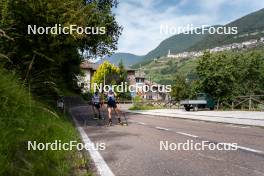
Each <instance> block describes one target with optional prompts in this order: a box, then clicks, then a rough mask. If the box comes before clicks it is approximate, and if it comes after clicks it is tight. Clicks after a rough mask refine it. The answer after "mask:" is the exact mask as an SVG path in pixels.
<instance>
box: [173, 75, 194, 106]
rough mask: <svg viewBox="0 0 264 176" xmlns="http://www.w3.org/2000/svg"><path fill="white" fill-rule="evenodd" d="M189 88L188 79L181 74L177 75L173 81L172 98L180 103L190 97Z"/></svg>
mask: <svg viewBox="0 0 264 176" xmlns="http://www.w3.org/2000/svg"><path fill="white" fill-rule="evenodd" d="M189 93H190V91H189V86H188V83H187V82H186V77H185V76H184V75H181V74H177V75H176V76H175V79H174V80H173V85H172V91H171V96H172V97H173V99H175V100H177V101H180V100H182V99H185V98H188V97H189Z"/></svg>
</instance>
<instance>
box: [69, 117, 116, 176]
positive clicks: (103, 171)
mask: <svg viewBox="0 0 264 176" xmlns="http://www.w3.org/2000/svg"><path fill="white" fill-rule="evenodd" d="M72 117H73V116H72ZM73 120H74V122H75V125H76V127H77V129H78V131H79V133H80V135H81V138H82V141H83V142H84V144H85V145H86V146H87V148H88V150H87V151H88V152H89V154H90V156H91V158H92V159H93V162H94V164H95V166H96V168H97V171H98V173H99V175H101V176H114V173H113V172H112V171H111V169H110V168H109V167H108V165H107V164H106V162H105V160H104V158H103V157H102V155H101V154H100V153H99V152H98V151H97V150H93V149H94V148H95V147H94V146H95V145H94V143H93V142H92V141H91V140H90V138H89V137H88V136H87V134H86V133H85V131H84V130H83V128H82V127H81V126H80V124H79V123H78V122H77V120H76V119H75V118H73Z"/></svg>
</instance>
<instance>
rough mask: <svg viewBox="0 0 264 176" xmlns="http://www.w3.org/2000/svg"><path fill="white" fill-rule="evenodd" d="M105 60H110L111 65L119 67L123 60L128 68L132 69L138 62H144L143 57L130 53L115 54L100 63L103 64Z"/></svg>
mask: <svg viewBox="0 0 264 176" xmlns="http://www.w3.org/2000/svg"><path fill="white" fill-rule="evenodd" d="M104 60H108V61H109V62H110V63H112V64H115V65H118V64H119V63H120V62H121V60H122V62H123V64H124V65H125V66H126V67H130V66H131V65H134V64H136V63H138V62H141V61H142V60H143V56H138V55H134V54H130V53H115V54H113V55H111V56H110V57H105V58H104V59H102V60H101V61H99V63H102V62H103V61H104Z"/></svg>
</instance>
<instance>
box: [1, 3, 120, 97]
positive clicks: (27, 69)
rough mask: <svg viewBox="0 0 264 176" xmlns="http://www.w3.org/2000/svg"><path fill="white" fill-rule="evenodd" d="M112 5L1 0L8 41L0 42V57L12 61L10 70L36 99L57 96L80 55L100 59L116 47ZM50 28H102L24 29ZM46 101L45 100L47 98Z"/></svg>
mask: <svg viewBox="0 0 264 176" xmlns="http://www.w3.org/2000/svg"><path fill="white" fill-rule="evenodd" d="M116 5H117V2H116V1H112V0H102V1H96V0H92V1H83V0H65V1H58V0H54V1H50V0H27V1H21V0H4V1H2V2H1V4H0V17H1V18H0V29H2V30H4V31H5V33H6V34H7V35H8V36H10V37H11V38H13V39H14V40H8V39H5V38H1V39H0V53H2V54H5V55H6V56H7V57H8V58H10V60H11V61H12V62H10V63H8V64H5V68H7V69H14V70H16V72H17V73H18V74H19V75H20V76H21V78H22V79H23V80H25V83H27V84H28V85H29V84H30V88H31V90H32V91H33V92H34V93H35V94H36V95H41V96H42V97H43V95H45V96H47V95H51V97H53V96H54V95H53V94H56V93H58V92H59V88H60V85H61V84H67V85H69V86H72V85H74V82H73V81H72V80H73V77H74V75H76V74H78V73H79V71H80V70H79V64H80V62H81V60H82V59H83V55H82V54H81V53H84V51H88V52H89V53H90V54H91V55H104V54H109V53H112V52H113V51H114V50H115V49H116V44H117V40H118V38H119V35H120V32H121V27H120V26H119V25H118V24H117V22H116V20H115V16H114V15H113V14H112V8H113V7H114V6H116ZM55 24H61V25H62V26H69V25H70V24H73V25H78V26H81V27H89V26H91V27H93V26H94V27H105V28H106V33H105V34H103V35H86V34H82V35H80V34H77V33H73V34H72V35H64V34H61V35H60V34H58V35H53V34H43V35H28V34H27V29H28V25H36V26H38V27H39V26H40V27H50V26H51V27H52V26H54V25H55ZM46 98H47V97H46Z"/></svg>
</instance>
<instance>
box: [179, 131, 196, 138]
mask: <svg viewBox="0 0 264 176" xmlns="http://www.w3.org/2000/svg"><path fill="white" fill-rule="evenodd" d="M176 133H177V134H181V135H184V136H189V137H194V138H198V137H199V136H195V135H193V134H188V133H184V132H180V131H179V132H176Z"/></svg>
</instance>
